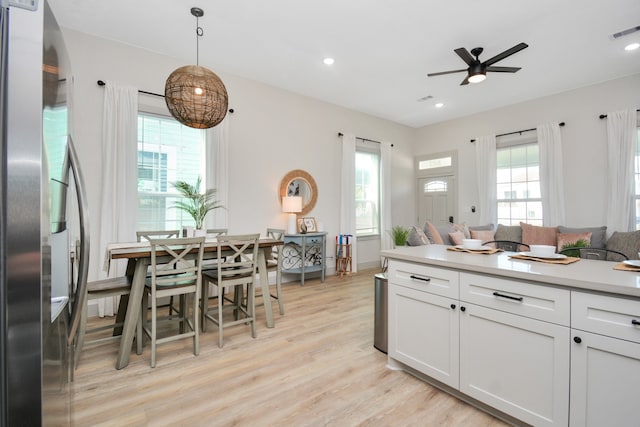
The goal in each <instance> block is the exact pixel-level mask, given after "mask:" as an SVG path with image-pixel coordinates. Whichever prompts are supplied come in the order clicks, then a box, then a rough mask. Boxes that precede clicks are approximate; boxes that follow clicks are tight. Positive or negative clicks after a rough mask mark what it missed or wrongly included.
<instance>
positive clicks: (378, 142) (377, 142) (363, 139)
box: [338, 132, 393, 147]
mask: <svg viewBox="0 0 640 427" xmlns="http://www.w3.org/2000/svg"><path fill="white" fill-rule="evenodd" d="M338 136H344V134H343V133H342V132H338ZM356 139H359V140H360V141H369V142H375V143H376V144H382V142H380V141H374V140H373V139H368V138H362V137H360V136H356ZM391 146H392V147H393V144H391Z"/></svg>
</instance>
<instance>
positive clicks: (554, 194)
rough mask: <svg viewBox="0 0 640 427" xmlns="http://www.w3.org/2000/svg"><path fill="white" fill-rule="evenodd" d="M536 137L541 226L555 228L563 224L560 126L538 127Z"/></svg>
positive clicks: (555, 124) (547, 125)
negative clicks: (538, 150)
mask: <svg viewBox="0 0 640 427" xmlns="http://www.w3.org/2000/svg"><path fill="white" fill-rule="evenodd" d="M537 135H538V147H539V149H540V193H541V198H542V212H543V214H542V216H543V225H545V226H548V227H555V226H557V225H562V224H564V223H565V213H564V179H563V173H562V171H563V169H564V168H563V165H562V139H561V136H560V125H559V124H558V123H547V124H543V125H539V126H538V127H537Z"/></svg>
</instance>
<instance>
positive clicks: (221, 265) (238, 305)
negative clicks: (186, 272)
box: [200, 234, 260, 347]
mask: <svg viewBox="0 0 640 427" xmlns="http://www.w3.org/2000/svg"><path fill="white" fill-rule="evenodd" d="M259 239H260V234H244V235H234V236H219V237H218V242H217V245H216V257H217V258H218V263H217V264H216V267H215V269H212V270H206V271H203V272H202V278H203V286H202V295H201V298H200V304H201V309H200V311H201V315H202V330H203V331H205V330H206V323H207V320H209V321H211V322H212V323H214V324H215V325H217V326H218V346H219V347H222V346H223V343H224V336H223V330H224V328H225V327H229V326H233V325H239V324H249V325H250V326H251V336H252V337H253V338H255V337H256V324H255V287H254V283H255V279H256V269H257V260H258V250H259V243H258V241H259ZM209 283H210V284H212V285H213V286H214V287H215V288H217V292H218V296H217V297H216V299H217V305H216V306H215V307H209V292H208V291H209V286H208V284H209ZM245 285H246V286H247V297H246V301H247V303H246V305H245V304H243V300H244V299H245V297H244V287H245ZM226 288H230V289H233V291H234V292H233V299H230V298H228V297H226V296H225V292H224V290H225V289H226ZM225 303H229V304H225ZM225 311H231V312H233V320H228V319H225V316H224V312H225ZM227 317H228V316H227Z"/></svg>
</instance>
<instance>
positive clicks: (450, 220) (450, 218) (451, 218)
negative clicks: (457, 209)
mask: <svg viewBox="0 0 640 427" xmlns="http://www.w3.org/2000/svg"><path fill="white" fill-rule="evenodd" d="M449 222H450V223H451V224H453V216H450V217H449Z"/></svg>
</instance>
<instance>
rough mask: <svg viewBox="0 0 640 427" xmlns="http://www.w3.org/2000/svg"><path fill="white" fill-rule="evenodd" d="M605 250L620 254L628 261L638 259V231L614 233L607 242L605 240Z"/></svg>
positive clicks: (639, 243)
mask: <svg viewBox="0 0 640 427" xmlns="http://www.w3.org/2000/svg"><path fill="white" fill-rule="evenodd" d="M607 249H612V250H614V251H618V252H622V253H623V254H625V255H626V256H628V257H629V259H638V258H640V257H638V252H640V230H639V231H629V232H621V231H614V232H613V234H612V235H611V237H609V240H607Z"/></svg>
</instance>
